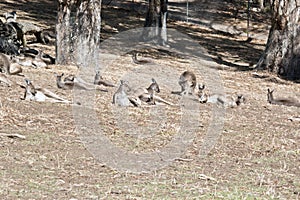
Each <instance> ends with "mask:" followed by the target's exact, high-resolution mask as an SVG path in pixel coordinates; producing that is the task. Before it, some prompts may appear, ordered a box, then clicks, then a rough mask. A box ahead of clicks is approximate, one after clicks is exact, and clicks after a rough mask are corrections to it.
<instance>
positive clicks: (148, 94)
mask: <svg viewBox="0 0 300 200" xmlns="http://www.w3.org/2000/svg"><path fill="white" fill-rule="evenodd" d="M155 93H160V88H159V85H158V84H157V82H156V80H155V79H154V78H152V83H151V84H150V86H149V87H148V88H138V89H137V90H135V91H134V92H133V93H132V94H131V97H132V98H134V99H139V100H140V101H142V102H145V103H148V104H150V105H155V104H156V102H162V103H164V104H167V105H174V104H173V103H171V102H168V101H166V100H164V99H163V98H161V97H159V96H157V95H155Z"/></svg>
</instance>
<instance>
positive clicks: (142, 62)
mask: <svg viewBox="0 0 300 200" xmlns="http://www.w3.org/2000/svg"><path fill="white" fill-rule="evenodd" d="M137 54H138V53H136V52H134V53H133V54H132V57H131V58H132V61H133V63H135V64H137V65H143V64H147V63H150V61H149V60H138V59H137Z"/></svg>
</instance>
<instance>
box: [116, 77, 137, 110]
mask: <svg viewBox="0 0 300 200" xmlns="http://www.w3.org/2000/svg"><path fill="white" fill-rule="evenodd" d="M130 91H131V88H130V87H129V86H128V84H127V82H126V81H124V80H121V81H120V86H119V88H118V90H117V91H116V92H115V93H114V95H113V102H112V103H113V104H115V105H118V106H132V105H135V104H132V103H131V101H130V99H129V98H128V96H127V93H128V92H130ZM136 106H137V105H136Z"/></svg>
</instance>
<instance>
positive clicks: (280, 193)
mask: <svg viewBox="0 0 300 200" xmlns="http://www.w3.org/2000/svg"><path fill="white" fill-rule="evenodd" d="M113 2H114V1H113ZM104 3H107V2H106V1H104ZM142 3H143V2H139V1H134V3H132V1H124V2H123V3H122V4H118V6H117V5H115V4H110V5H104V6H103V10H102V12H103V20H104V22H103V31H102V33H103V34H102V38H103V40H105V39H107V38H109V37H111V36H112V35H114V34H116V33H121V32H123V31H126V30H130V29H132V28H137V27H142V26H143V20H144V11H143V9H142V8H143V7H142V6H141V5H142ZM132 5H135V7H132ZM121 6H122V7H121ZM184 6H185V2H179V1H170V8H171V9H172V11H171V13H170V20H169V24H168V27H169V28H174V29H176V30H178V31H179V32H181V33H184V34H186V35H189V36H190V37H191V38H192V40H194V41H196V42H197V43H198V44H199V45H200V46H201V47H204V49H206V53H205V55H206V56H207V57H206V60H203V61H201V62H200V63H201V65H202V66H199V68H198V66H193V60H190V59H188V57H186V56H181V55H178V54H172V53H170V52H167V51H163V50H161V49H159V48H158V49H150V50H149V49H143V50H140V51H141V52H142V53H143V56H144V57H146V59H149V60H151V61H152V62H154V63H155V64H156V66H163V67H160V68H158V69H159V70H161V71H159V70H157V71H156V72H153V71H151V65H149V66H146V67H145V68H143V67H140V66H137V65H135V64H133V63H132V61H131V58H130V56H129V55H128V54H124V55H121V56H119V57H116V58H114V59H113V60H112V61H109V60H110V59H107V58H106V60H108V61H107V62H108V63H109V67H108V68H106V70H105V71H104V73H103V76H104V77H105V78H106V79H108V80H110V81H111V82H113V83H115V84H118V82H119V80H120V79H121V78H124V77H125V78H128V79H130V77H129V76H131V75H132V74H134V75H135V76H144V74H143V73H142V72H141V71H140V70H141V69H143V70H148V71H147V72H148V74H147V73H146V75H145V77H146V80H149V83H150V78H151V76H155V78H156V79H157V81H158V83H161V85H160V86H161V96H163V97H164V98H166V99H168V100H170V101H172V102H175V103H179V102H180V100H179V97H178V96H176V95H170V91H171V90H177V89H179V86H178V84H177V78H178V77H179V75H180V73H181V72H182V71H184V70H186V69H192V70H194V71H195V72H196V74H197V78H198V79H199V80H200V79H201V80H203V81H204V82H205V81H208V82H209V79H210V78H207V79H206V76H208V74H207V73H206V72H207V70H206V69H208V68H209V69H211V70H213V71H214V73H217V74H219V75H220V80H219V81H221V82H222V84H223V86H224V88H225V91H226V92H227V93H230V94H236V93H242V94H244V95H245V96H246V98H247V101H246V103H245V104H244V105H241V106H240V107H237V108H234V109H227V110H226V114H225V119H224V126H223V128H222V131H221V134H220V135H219V137H216V139H217V141H216V144H215V146H214V148H213V149H212V150H211V151H210V152H209V154H207V155H206V156H201V157H200V156H199V154H201V149H202V147H203V145H204V142H205V141H206V137H207V135H206V134H207V132H208V127H209V125H210V124H211V123H212V119H213V118H212V116H213V112H212V109H213V107H212V105H209V104H201V105H198V106H199V110H200V112H199V113H196V114H197V115H198V118H199V122H200V124H199V125H197V127H195V130H196V134H195V136H194V137H193V138H192V144H191V145H188V146H187V149H186V151H185V152H182V154H181V156H180V158H177V159H176V160H175V161H174V162H171V164H170V165H168V166H166V167H164V168H162V169H157V170H154V171H152V172H148V173H138V174H136V173H130V170H128V172H121V171H119V170H117V169H115V168H112V167H111V166H110V165H109V164H107V163H104V162H101V161H98V160H96V159H95V157H94V156H93V155H92V154H91V153H90V151H88V149H89V148H88V147H87V146H85V145H84V144H83V142H82V140H81V138H82V135H80V132H79V131H78V129H76V123H75V119H76V117H74V113H75V114H78V112H77V113H76V112H73V111H72V110H75V111H76V109H74V107H72V106H70V105H63V104H52V103H37V102H27V101H23V100H21V99H20V98H21V97H22V96H23V92H24V89H22V88H20V87H18V86H12V87H5V86H3V85H0V92H1V94H2V95H1V98H0V133H1V134H2V133H18V134H22V135H24V136H26V138H25V139H19V138H10V137H6V136H3V135H2V136H0V163H1V164H0V174H1V182H0V196H1V199H299V196H300V180H299V179H300V167H299V166H300V131H299V130H300V129H299V127H300V124H299V121H291V120H289V118H290V117H296V116H300V108H296V107H285V106H277V105H270V104H268V102H267V88H274V89H275V96H277V95H281V96H283V95H285V96H290V97H294V98H297V99H298V100H299V99H300V88H299V84H296V83H293V82H289V81H284V80H281V79H278V78H277V77H275V76H273V75H272V74H269V73H267V72H257V74H258V75H256V74H254V73H255V72H254V71H253V70H252V69H251V67H252V65H253V64H254V63H255V62H256V61H257V60H258V59H259V56H260V54H261V53H262V51H263V49H264V44H265V42H266V40H265V39H266V36H267V26H268V20H267V18H266V17H267V15H265V14H264V15H260V14H259V13H256V12H253V13H252V21H251V31H250V35H251V36H253V40H252V41H250V42H248V41H246V40H247V37H246V34H245V33H246V18H245V11H243V10H242V9H241V8H242V7H241V6H242V5H241V4H233V3H229V1H217V0H213V1H197V2H196V3H194V4H193V3H192V4H191V5H190V6H191V10H192V11H193V12H191V19H190V20H189V23H186V22H184V21H182V20H181V21H180V19H184V17H185V15H184V14H182V12H183V10H184ZM0 7H1V13H0V14H2V13H4V12H6V11H12V10H16V11H17V13H18V14H19V19H20V20H25V21H31V22H33V23H35V24H37V25H40V26H41V27H43V28H50V27H53V26H54V25H55V22H56V5H55V3H53V1H48V0H43V1H25V0H24V1H13V0H7V1H5V2H1V3H0ZM129 8H132V9H129ZM136 8H138V9H136ZM236 10H238V11H239V12H238V13H237V12H236ZM236 13H237V14H236ZM235 16H237V17H235ZM175 19H176V20H175ZM224 27H227V28H226V29H225V28H224ZM171 38H172V37H171ZM172 39H174V40H176V38H172ZM179 40H180V38H179ZM170 42H171V43H172V41H170ZM30 46H31V47H34V48H41V49H43V50H44V51H46V52H47V53H49V54H51V55H53V56H54V54H55V48H54V46H53V45H40V44H35V43H32V44H30ZM104 60H105V58H104ZM60 72H64V73H66V74H71V73H77V72H78V69H77V68H76V67H74V66H56V65H51V66H49V67H48V68H47V69H31V68H24V75H25V76H26V77H28V78H29V79H31V80H32V81H33V82H34V84H36V85H39V86H43V87H46V88H48V89H50V90H51V91H53V92H56V93H57V94H59V95H61V96H64V97H66V98H68V99H70V100H72V99H74V100H77V99H76V96H75V97H74V94H73V93H72V92H71V91H62V90H59V89H57V87H56V83H55V77H54V73H60ZM10 78H11V79H12V80H14V81H16V82H19V83H23V82H24V77H18V76H12V77H10ZM133 79H134V78H133ZM130 80H131V79H130ZM149 83H148V82H147V83H144V86H145V87H146V86H148V84H149ZM206 84H207V85H208V90H212V88H210V87H209V86H210V84H208V83H206ZM115 90H116V89H115V88H114V89H110V90H109V92H107V93H102V92H98V91H97V92H95V96H94V97H95V107H94V109H95V110H96V116H97V118H98V122H99V124H100V125H101V127H102V131H103V133H104V135H105V136H106V137H107V138H108V139H109V140H110V141H111V142H112V143H114V144H115V145H116V146H118V147H120V148H122V149H124V150H126V151H128V152H130V153H139V152H154V151H156V150H159V149H163V148H164V147H165V146H167V145H168V143H169V142H170V141H171V140H172V138H173V137H174V135H176V132H177V131H178V130H179V129H180V128H181V124H180V123H181V116H182V112H183V111H182V108H180V107H169V106H154V107H153V106H152V107H149V106H145V107H142V108H126V109H125V110H121V112H123V111H124V112H125V111H126V112H127V111H128V112H129V118H130V119H134V120H135V122H136V124H138V125H139V127H138V128H136V130H134V129H135V128H130V127H127V130H126V129H124V128H122V125H123V124H122V123H121V122H118V115H117V114H118V113H117V112H118V111H120V110H118V108H115V107H114V106H113V105H111V100H112V95H113V93H114V91H115ZM82 109H83V110H84V109H88V108H85V107H83V106H82ZM77 111H78V110H77ZM162 111H164V112H165V113H166V119H160V118H159V119H158V121H155V120H153V119H155V118H153V116H152V115H154V116H155V113H160V112H162ZM119 114H120V113H119ZM190 114H191V116H194V115H193V112H190ZM197 115H196V117H197ZM194 117H195V116H194ZM88 120H89V119H88ZM91 120H92V118H91ZM160 120H161V121H160ZM191 120H192V119H191ZM149 124H150V127H151V126H152V127H154V128H153V129H154V130H155V133H154V134H152V135H146V136H145V137H141V135H139V136H138V137H137V136H136V134H134V131H136V132H138V131H143V130H144V127H148V126H149ZM133 127H134V126H133ZM128 130H130V131H128ZM150 130H152V129H150ZM145 133H147V132H145ZM99 149H101V148H100V147H99ZM98 153H101V151H100V150H99V152H98ZM108 156H110V155H108ZM111 156H112V157H113V156H114V155H113V152H112V155H111ZM124 165H126V164H124Z"/></svg>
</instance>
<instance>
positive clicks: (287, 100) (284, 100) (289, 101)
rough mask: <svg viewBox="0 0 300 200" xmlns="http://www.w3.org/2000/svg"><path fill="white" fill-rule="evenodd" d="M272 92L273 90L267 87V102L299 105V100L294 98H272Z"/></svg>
mask: <svg viewBox="0 0 300 200" xmlns="http://www.w3.org/2000/svg"><path fill="white" fill-rule="evenodd" d="M273 92H274V90H272V91H271V90H270V89H268V95H267V96H268V102H269V103H270V104H276V105H285V106H296V107H300V102H299V101H297V100H296V99H291V98H277V99H274V97H273Z"/></svg>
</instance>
